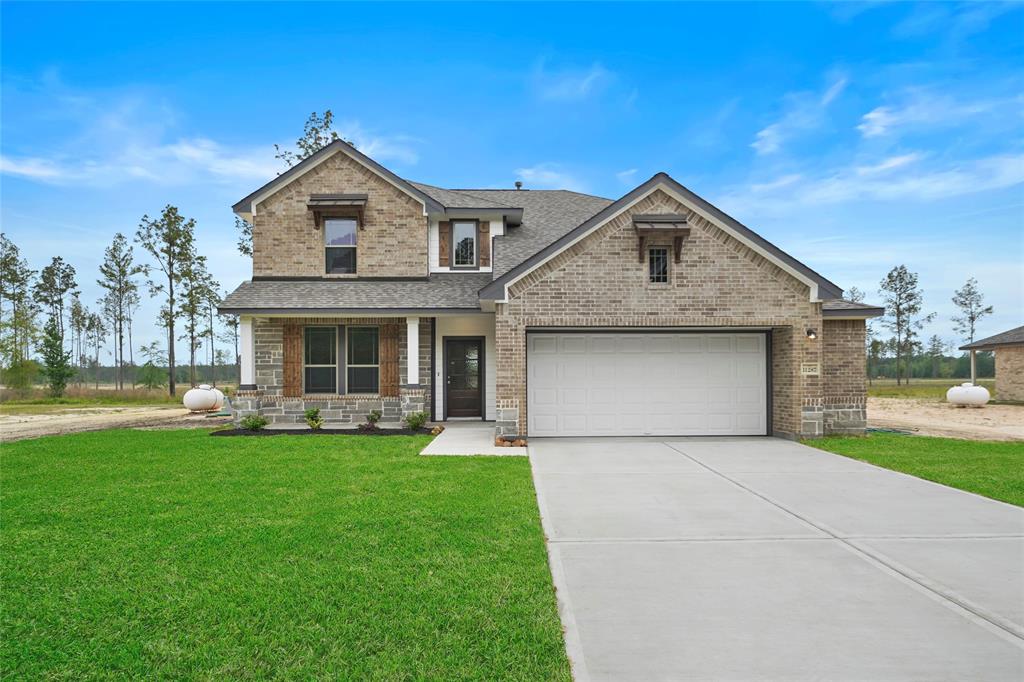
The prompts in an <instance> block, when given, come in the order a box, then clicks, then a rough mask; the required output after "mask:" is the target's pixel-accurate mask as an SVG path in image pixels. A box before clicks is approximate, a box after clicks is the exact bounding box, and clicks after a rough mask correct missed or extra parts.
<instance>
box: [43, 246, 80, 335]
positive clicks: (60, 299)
mask: <svg viewBox="0 0 1024 682" xmlns="http://www.w3.org/2000/svg"><path fill="white" fill-rule="evenodd" d="M32 291H33V294H34V295H35V298H36V301H37V302H38V303H39V304H40V305H43V306H45V307H47V308H49V309H50V317H52V318H53V319H54V320H56V322H57V330H58V332H59V333H60V340H61V343H63V342H64V302H65V300H66V299H67V297H68V296H69V295H71V294H73V293H74V292H76V291H78V285H77V284H76V283H75V268H74V267H72V266H71V264H70V263H66V262H64V259H63V258H61V257H60V256H54V257H53V260H51V261H50V264H49V265H47V266H46V267H45V268H43V269H42V270H40V272H39V281H38V282H36V285H35V287H34V288H33V290H32Z"/></svg>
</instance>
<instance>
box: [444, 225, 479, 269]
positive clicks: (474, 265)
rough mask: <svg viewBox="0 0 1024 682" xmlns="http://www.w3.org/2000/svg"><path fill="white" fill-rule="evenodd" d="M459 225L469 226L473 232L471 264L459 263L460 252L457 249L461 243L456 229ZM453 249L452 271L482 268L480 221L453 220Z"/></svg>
mask: <svg viewBox="0 0 1024 682" xmlns="http://www.w3.org/2000/svg"><path fill="white" fill-rule="evenodd" d="M457 225H469V226H470V227H471V228H472V230H473V259H472V262H470V263H459V262H458V257H459V254H458V250H457V249H456V246H457V244H458V243H459V242H458V240H457V239H456V237H455V228H456V226H457ZM451 229H452V247H451V254H452V255H451V267H452V269H459V270H462V269H466V270H472V269H476V268H479V267H480V221H479V220H453V221H452V228H451Z"/></svg>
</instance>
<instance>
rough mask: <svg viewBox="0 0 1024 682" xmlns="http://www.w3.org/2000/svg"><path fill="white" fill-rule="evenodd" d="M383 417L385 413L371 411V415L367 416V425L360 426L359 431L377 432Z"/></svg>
mask: <svg viewBox="0 0 1024 682" xmlns="http://www.w3.org/2000/svg"><path fill="white" fill-rule="evenodd" d="M382 416H383V413H382V412H381V411H380V410H370V414H368V415H366V423H365V424H360V425H359V429H360V430H362V431H376V430H377V422H379V421H380V418H381V417H382Z"/></svg>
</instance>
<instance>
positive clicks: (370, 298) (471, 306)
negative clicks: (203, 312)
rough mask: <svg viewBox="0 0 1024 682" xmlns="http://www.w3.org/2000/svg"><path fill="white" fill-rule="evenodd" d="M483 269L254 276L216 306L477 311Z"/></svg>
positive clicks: (277, 310) (266, 311) (243, 310)
mask: <svg viewBox="0 0 1024 682" xmlns="http://www.w3.org/2000/svg"><path fill="white" fill-rule="evenodd" d="M490 279H491V275H490V274H489V273H480V274H466V273H458V274H435V275H431V276H430V277H428V278H424V279H419V280H370V279H366V280H344V279H335V280H256V281H251V282H243V283H242V284H241V286H239V287H238V288H237V289H235V290H234V291H232V292H231V293H230V294H228V296H227V298H225V299H224V301H223V302H222V303H221V304H220V305H219V306H218V308H217V309H218V310H219V311H220V312H222V313H231V314H235V315H239V314H248V315H259V314H263V315H273V314H293V313H294V314H300V313H313V314H315V313H344V312H351V313H356V312H367V311H382V312H383V311H387V312H399V311H409V312H415V311H421V312H426V311H441V310H454V309H458V310H479V309H480V299H479V296H478V294H477V292H478V291H479V290H480V288H481V287H483V286H484V285H485V284H486V283H487V282H489V281H490Z"/></svg>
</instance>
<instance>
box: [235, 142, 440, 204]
mask: <svg viewBox="0 0 1024 682" xmlns="http://www.w3.org/2000/svg"><path fill="white" fill-rule="evenodd" d="M336 153H344V154H346V155H347V156H348V157H349V158H351V159H352V160H353V161H356V162H357V163H359V164H361V165H362V166H364V167H366V168H367V169H369V170H370V171H372V172H373V173H376V174H377V175H379V176H380V177H382V178H384V179H385V180H387V181H388V182H389V183H391V184H392V185H394V186H395V187H396V188H397V189H399V190H401V191H402V192H404V193H406V194H408V195H409V196H411V197H412V198H413V199H416V200H417V201H419V202H420V203H421V204H423V215H427V214H428V213H429V212H437V213H443V212H444V210H445V207H444V206H442V205H441V204H440V203H438V202H437V201H435V200H434V199H433V198H431V197H430V195H428V194H427V193H426V192H423V191H422V190H419V189H417V188H416V187H413V186H412V185H411V184H410V183H409V182H408V181H406V180H403V179H402V178H400V177H398V176H397V175H395V174H394V173H392V172H391V171H389V170H388V169H387V168H385V167H384V166H382V165H380V164H379V163H377V162H376V161H374V160H373V159H371V158H370V157H368V156H367V155H366V154H363V153H362V152H360V151H359V150H358V149H356V148H355V147H353V146H352V145H350V144H348V143H347V142H344V141H342V140H335V141H334V142H332V143H330V144H329V145H327V146H326V147H324V148H323V149H321V150H319V151H318V152H316V153H314V154H312V155H310V156H308V157H306V158H305V159H303V160H302V161H300V162H299V163H297V164H295V165H294V166H292V167H291V168H289V169H288V170H286V171H285V172H284V173H281V174H280V175H278V176H277V177H276V178H274V179H273V180H271V181H270V182H268V183H267V184H265V185H263V186H262V187H260V188H259V189H258V190H256V191H255V192H252V193H251V194H249V195H248V196H247V197H245V198H244V199H241V200H240V201H238V202H237V203H236V204H235V205H234V206H232V207H231V210H232V211H234V212H235V213H237V214H238V215H239V216H241V217H242V218H244V219H245V220H248V221H249V222H252V217H253V216H254V215H256V205H257V204H259V203H260V202H261V201H263V200H264V199H266V198H267V197H269V196H271V195H272V194H274V193H275V192H277V191H278V190H279V189H281V188H282V187H284V186H285V185H287V184H289V183H290V182H292V181H293V180H295V179H297V178H299V177H301V176H302V175H305V174H306V173H308V172H309V171H311V170H313V169H314V168H316V167H317V166H319V165H320V164H321V163H323V162H324V161H326V160H327V159H329V158H331V157H332V156H334V155H335V154H336Z"/></svg>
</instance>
